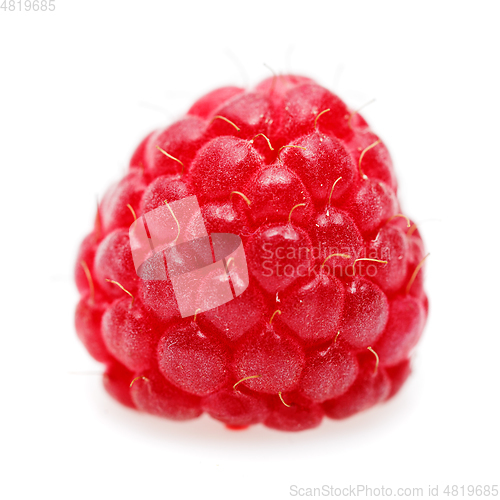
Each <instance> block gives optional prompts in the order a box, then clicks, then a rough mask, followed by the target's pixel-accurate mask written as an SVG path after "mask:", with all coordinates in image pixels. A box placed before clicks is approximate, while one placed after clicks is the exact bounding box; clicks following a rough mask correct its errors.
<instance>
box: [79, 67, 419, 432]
mask: <svg viewBox="0 0 500 500" xmlns="http://www.w3.org/2000/svg"><path fill="white" fill-rule="evenodd" d="M396 190H397V184H396V179H395V175H394V171H393V166H392V163H391V159H390V156H389V153H388V151H387V149H386V147H385V146H384V144H383V143H382V142H381V141H380V140H379V138H378V137H377V136H376V135H375V134H373V133H372V132H371V131H370V130H369V128H368V125H367V123H366V122H365V120H364V119H363V118H362V117H361V116H360V115H359V113H356V112H352V111H351V110H350V109H348V108H347V107H346V105H345V104H344V103H343V102H342V101H341V100H340V99H339V98H338V97H337V96H336V95H334V94H332V93H331V92H330V91H328V90H327V89H325V88H323V87H321V86H319V85H317V84H316V83H315V82H313V81H312V80H310V79H308V78H304V77H300V76H280V77H276V78H270V79H267V80H265V81H263V82H262V83H260V84H259V85H258V86H257V87H256V88H255V89H254V90H252V91H244V90H243V89H240V88H236V87H225V88H221V89H218V90H215V91H213V92H211V93H209V94H207V95H206V96H204V97H202V98H201V99H199V100H198V101H197V102H196V103H195V104H194V105H193V106H192V107H191V109H190V110H189V111H188V113H187V115H186V116H185V117H183V118H182V119H180V120H179V121H177V122H176V123H174V124H173V125H170V126H169V127H167V128H165V129H162V130H159V131H155V132H153V133H151V134H150V135H149V136H148V137H146V138H145V139H144V140H143V141H142V143H141V144H140V145H139V147H138V148H137V150H136V151H135V153H134V155H133V157H132V160H131V162H130V168H129V172H128V173H127V175H125V177H124V178H123V179H122V180H121V181H120V182H118V184H116V185H115V186H113V187H112V188H111V189H110V190H109V191H108V192H107V193H106V195H105V196H104V198H103V200H102V203H101V204H100V207H99V210H98V214H97V217H96V223H95V227H94V229H93V231H92V233H91V234H89V235H88V236H87V237H86V238H85V239H84V240H83V242H82V244H81V247H80V252H79V255H78V259H77V265H76V284H77V287H78V290H79V292H80V294H81V298H80V302H79V304H78V306H77V309H76V330H77V333H78V336H79V337H80V339H81V340H82V342H83V343H84V344H85V346H86V348H87V349H88V351H89V352H90V354H91V355H92V356H93V357H94V358H95V359H97V360H98V361H100V362H103V363H105V364H106V366H107V369H106V372H105V374H104V385H105V387H106V389H107V390H108V392H109V393H110V394H111V395H112V396H113V397H114V398H116V399H117V400H118V401H120V402H121V403H123V404H125V405H127V406H130V407H132V408H136V409H138V410H142V411H146V412H149V413H152V414H155V415H160V416H163V417H167V418H171V419H178V420H184V419H191V418H196V417H198V416H200V415H201V414H202V413H203V412H207V413H208V414H209V415H211V416H212V417H213V418H215V419H217V420H219V421H221V422H223V423H225V424H226V425H227V426H228V427H230V428H242V427H246V426H249V425H252V424H256V423H263V424H264V425H266V426H268V427H272V428H275V429H280V430H287V431H299V430H304V429H309V428H312V427H315V426H317V425H319V423H320V422H321V420H322V418H323V416H324V415H326V416H328V417H330V418H334V419H340V418H345V417H348V416H350V415H353V414H355V413H357V412H359V411H361V410H365V409H367V408H369V407H371V406H373V405H375V404H377V403H379V402H381V401H385V400H387V399H388V398H390V397H392V396H394V394H395V393H396V392H397V391H398V390H399V389H400V387H401V386H402V384H403V383H404V381H405V380H406V378H407V377H408V375H409V373H410V356H411V353H412V350H413V348H414V347H415V345H416V343H417V342H418V340H419V337H420V335H421V333H422V330H423V327H424V324H425V321H426V318H427V311H428V302H427V297H426V295H425V293H424V290H423V274H422V269H421V268H422V264H423V260H424V258H425V257H424V249H423V243H422V240H421V237H420V234H419V232H418V229H416V226H415V225H412V223H411V222H410V221H409V220H408V219H407V218H406V217H405V216H404V215H402V214H401V213H400V208H399V203H398V200H397V197H396ZM193 195H195V196H196V197H197V200H198V202H199V204H200V209H201V213H202V215H203V219H204V223H205V225H206V228H207V231H208V233H212V232H215V233H232V234H236V235H238V236H240V237H241V240H242V242H243V245H244V250H245V255H246V259H247V264H248V269H249V286H248V288H247V289H246V290H245V291H244V292H243V293H242V294H241V295H239V296H237V297H236V298H234V299H233V300H230V301H229V302H226V303H224V304H223V305H220V306H219V307H216V308H213V309H209V310H207V311H205V312H202V313H199V314H195V315H194V316H190V317H181V314H180V312H179V307H178V304H177V302H176V295H175V292H174V289H173V286H172V283H171V282H170V281H169V280H168V279H165V280H161V281H155V280H150V279H141V278H139V277H138V275H137V273H136V270H135V268H134V262H133V257H132V253H131V247H130V241H129V233H128V230H129V227H130V226H131V224H132V223H133V222H134V220H135V218H136V217H141V216H142V215H144V214H146V213H148V212H151V211H153V210H155V209H157V208H159V207H161V206H164V203H165V202H167V203H170V202H175V201H177V200H182V199H184V198H187V197H189V196H193ZM188 226H189V224H188ZM189 230H190V228H189V227H187V228H186V231H189ZM160 255H161V254H160ZM233 285H234V283H233ZM202 287H203V285H202ZM200 290H202V289H201V288H200ZM202 292H203V290H202ZM205 292H206V290H205Z"/></svg>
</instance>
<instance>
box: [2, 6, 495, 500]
mask: <svg viewBox="0 0 500 500" xmlns="http://www.w3.org/2000/svg"><path fill="white" fill-rule="evenodd" d="M1 1H3V0H0V2H1ZM55 5H56V10H55V12H36V13H34V12H19V11H17V12H8V11H7V12H5V11H3V10H1V9H0V50H1V52H0V57H1V59H0V61H1V62H0V75H1V78H0V168H1V175H0V179H1V180H0V185H1V197H0V202H1V211H0V214H1V220H2V236H1V238H2V240H1V241H2V245H1V252H2V253H1V259H2V260H1V262H2V274H1V283H2V286H1V288H0V290H1V292H0V293H1V294H2V296H1V300H0V307H1V318H2V323H1V324H2V328H1V332H2V333H1V335H2V336H1V343H0V346H1V351H0V373H1V375H2V377H1V398H0V401H1V413H0V423H1V425H0V433H1V448H0V450H1V451H0V453H1V455H2V458H3V460H4V462H3V465H2V466H1V467H0V475H1V476H2V477H1V481H0V494H1V496H2V497H3V498H5V499H9V500H10V499H18V498H19V499H30V500H32V499H33V500H35V499H39V498H42V499H45V498H47V499H80V498H81V499H108V498H117V499H141V500H148V499H184V498H187V499H191V498H193V499H194V498H203V499H211V498H221V499H256V498H263V499H281V498H283V499H284V498H290V492H291V490H290V486H291V485H297V486H298V487H303V488H305V487H321V486H323V485H332V486H337V487H348V486H349V485H358V484H360V485H368V486H371V487H380V486H382V485H384V486H386V487H391V488H393V490H394V491H395V490H396V488H397V487H400V486H403V487H422V488H424V491H425V492H426V493H427V489H428V486H429V485H433V486H436V485H439V486H440V488H441V490H443V489H444V487H445V486H446V485H453V484H456V485H478V484H498V483H499V479H500V478H499V474H498V471H499V470H500V467H499V465H500V464H499V455H498V449H499V445H500V442H499V430H498V429H499V425H498V421H499V417H500V414H499V402H498V399H499V392H500V391H499V388H498V383H499V370H498V360H499V357H500V341H499V334H500V327H499V316H498V299H499V296H500V294H499V278H500V276H499V272H498V248H499V243H500V241H499V240H500V238H499V234H500V229H499V227H498V215H499V210H498V199H499V195H498V193H499V186H500V184H499V180H500V173H499V172H500V159H499V158H500V149H499V132H500V130H499V113H500V99H499V89H500V71H499V64H498V52H499V46H500V36H499V30H498V18H499V14H500V9H499V8H498V4H497V3H496V2H470V3H465V2H432V3H431V2H422V1H420V2H412V3H410V2H359V1H353V2H348V1H347V0H346V1H343V2H335V1H331V2H316V1H312V0H308V1H302V2H292V1H287V2H270V1H267V2H260V1H257V0H252V1H251V2H248V3H243V2H238V1H235V0H233V1H231V2H229V1H228V2H218V1H210V2H192V3H189V2H185V3H182V4H181V2H180V1H178V2H175V3H174V2H160V1H139V0H136V1H135V2H131V1H121V2H118V1H106V2H103V1H102V0H101V1H97V0H87V1H85V2H83V1H81V2H75V1H73V2H69V1H63V0H55ZM16 6H17V3H16ZM264 63H266V64H267V65H269V66H270V67H271V68H273V69H274V70H275V71H276V72H286V71H293V72H296V73H301V74H305V75H307V76H310V77H313V78H315V79H317V80H318V81H319V83H321V84H323V85H325V86H327V87H329V88H331V89H333V90H334V91H336V92H337V93H338V94H339V95H340V96H341V97H342V98H343V99H344V100H345V101H346V102H347V103H348V104H349V105H350V106H351V107H353V108H357V107H358V106H360V105H362V104H364V103H365V102H367V101H369V100H370V99H372V98H376V99H377V101H376V102H375V103H374V104H371V105H370V106H368V107H367V108H366V109H365V110H364V111H363V115H364V116H365V117H366V118H367V119H368V121H369V122H370V124H371V126H372V128H373V129H374V130H375V132H377V133H378V134H380V135H381V137H382V138H383V139H384V141H385V142H386V144H387V145H388V147H389V149H390V151H391V153H392V155H393V159H394V162H395V165H396V169H397V174H398V178H399V182H400V199H401V200H402V204H403V208H404V210H405V213H407V214H408V215H409V216H411V217H412V218H413V219H415V220H416V221H426V222H425V223H424V222H422V225H421V232H422V233H423V236H424V239H425V242H426V245H427V249H428V251H430V252H431V256H430V257H429V259H428V265H427V269H426V273H427V290H428V292H429V297H430V304H431V313H430V317H429V321H428V325H427V328H426V331H425V335H424V338H423V340H422V342H421V343H420V344H419V348H418V351H417V356H416V359H415V363H414V374H413V376H412V378H411V379H410V380H409V382H408V383H407V384H406V386H405V387H404V389H403V390H402V391H401V393H400V394H399V395H398V397H397V398H395V399H394V400H392V401H391V402H389V403H387V404H386V405H383V406H380V407H378V408H376V409H373V410H371V411H369V412H366V413H365V414H361V415H358V416H356V417H353V418H351V419H349V420H347V421H342V422H334V421H330V420H326V419H325V421H324V423H323V424H322V425H321V427H319V428H317V429H315V430H311V431H308V432H303V433H299V434H291V433H280V432H278V431H273V430H270V429H266V428H264V427H261V426H259V427H255V428H251V429H250V430H247V431H244V432H230V431H227V430H225V429H224V427H223V426H222V425H221V424H219V423H217V422H215V421H212V420H210V419H209V418H208V417H203V418H201V419H199V420H197V421H192V422H188V423H175V422H170V421H164V420H161V419H157V418H154V417H150V416H147V415H144V414H140V413H138V412H133V411H131V410H128V409H126V408H124V407H121V406H120V405H119V404H117V403H115V402H114V401H113V400H112V399H111V398H110V397H109V396H107V394H106V393H105V392H104V390H103V389H102V387H101V381H100V377H99V375H98V374H99V373H100V371H101V370H102V368H101V366H100V365H99V364H98V363H95V362H93V361H92V359H91V358H90V356H89V355H88V354H87V353H86V352H85V350H84V348H83V346H82V345H81V344H80V343H79V342H78V340H77V339H76V335H75V332H74V327H73V311H74V306H75V304H76V301H77V293H76V291H75V287H74V285H73V278H72V269H73V263H74V260H75V256H76V251H77V246H78V244H79V242H80V240H81V239H82V238H83V236H84V235H85V234H86V233H87V232H88V230H89V229H90V228H91V224H92V220H93V215H94V211H95V205H96V197H101V196H102V194H103V192H104V191H105V188H106V187H107V186H108V184H109V183H110V182H111V181H113V180H115V179H117V178H119V177H120V176H121V175H122V174H123V173H124V171H125V168H126V165H127V161H128V159H129V157H130V155H131V153H132V151H133V149H134V148H135V146H136V144H138V142H139V141H140V140H141V139H142V137H143V136H144V135H145V134H146V133H147V132H149V131H150V130H151V129H153V128H156V127H159V126H165V125H166V124H168V123H170V122H172V121H173V120H174V119H176V118H177V117H179V116H180V115H182V113H183V112H185V111H186V110H187V108H188V107H189V106H190V104H191V103H192V102H193V101H194V99H196V98H197V97H198V96H200V95H201V94H203V93H204V92H206V91H209V90H211V89H212V88H214V87H217V86H219V85H228V84H236V85H243V86H248V85H254V84H256V83H257V82H258V81H259V80H260V79H262V78H265V77H268V76H269V75H270V74H271V73H270V71H269V70H268V69H267V68H266V67H265V66H264ZM440 498H446V496H444V495H443V496H440Z"/></svg>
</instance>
